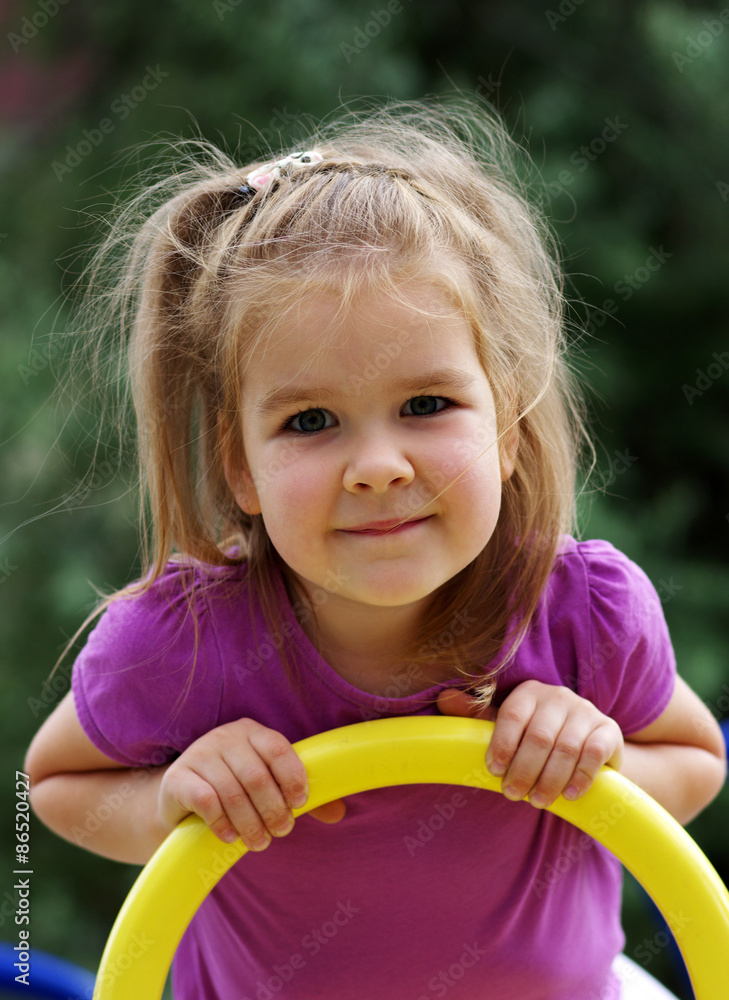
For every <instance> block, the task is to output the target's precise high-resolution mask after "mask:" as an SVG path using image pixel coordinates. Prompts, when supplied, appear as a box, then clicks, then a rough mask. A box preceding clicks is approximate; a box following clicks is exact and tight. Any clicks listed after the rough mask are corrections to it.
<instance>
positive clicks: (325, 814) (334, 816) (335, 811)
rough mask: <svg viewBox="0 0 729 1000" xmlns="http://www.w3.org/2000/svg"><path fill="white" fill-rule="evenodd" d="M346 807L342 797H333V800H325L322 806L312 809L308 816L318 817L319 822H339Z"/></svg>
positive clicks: (344, 813) (343, 815)
mask: <svg viewBox="0 0 729 1000" xmlns="http://www.w3.org/2000/svg"><path fill="white" fill-rule="evenodd" d="M346 812H347V807H346V805H345V804H344V800H343V799H335V800H334V801H333V802H325V803H324V805H323V806H317V808H316V809H312V810H311V812H310V813H309V816H313V817H314V819H318V820H319V822H320V823H339V821H340V820H342V819H344V817H345V815H346Z"/></svg>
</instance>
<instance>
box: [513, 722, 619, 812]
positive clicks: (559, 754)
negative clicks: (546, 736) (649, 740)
mask: <svg viewBox="0 0 729 1000" xmlns="http://www.w3.org/2000/svg"><path fill="white" fill-rule="evenodd" d="M591 729H592V724H591V722H590V720H588V719H585V720H582V721H580V719H575V718H570V717H569V716H568V718H567V721H566V722H565V724H564V725H563V726H562V729H561V730H560V732H559V733H558V734H557V737H556V739H555V741H554V746H553V747H552V750H551V753H550V754H549V757H548V758H547V761H546V763H545V764H544V767H543V768H542V771H541V774H540V775H539V776H538V778H537V780H536V782H535V784H534V787H533V788H532V789H531V791H530V792H529V794H528V798H529V802H530V803H531V804H532V805H533V806H536V807H537V808H539V809H543V808H546V807H548V806H551V805H552V803H553V802H554V801H555V800H556V799H557V798H558V796H559V795H561V794H563V793H564V792H565V790H566V789H567V788H568V786H569V785H570V784H571V783H572V782H573V781H574V775H575V771H576V769H577V768H578V766H579V762H580V761H581V759H582V755H583V750H584V747H585V745H586V741H587V740H588V739H589V736H590V732H591ZM600 766H601V765H598V767H597V770H599V768H600ZM595 773H597V771H595ZM593 777H594V775H593ZM591 782H592V778H588V777H587V772H585V776H584V781H583V780H582V778H580V782H579V785H578V787H580V788H582V787H584V788H587V787H589V785H590V783H591Z"/></svg>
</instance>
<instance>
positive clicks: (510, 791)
mask: <svg viewBox="0 0 729 1000" xmlns="http://www.w3.org/2000/svg"><path fill="white" fill-rule="evenodd" d="M501 790H502V792H503V793H504V795H505V796H506V797H507V799H511V800H512V801H513V802H518V801H519V800H520V799H521V793H520V792H518V791H517V790H516V788H514V786H513V785H507V786H506V788H502V789H501Z"/></svg>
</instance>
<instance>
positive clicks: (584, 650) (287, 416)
mask: <svg viewBox="0 0 729 1000" xmlns="http://www.w3.org/2000/svg"><path fill="white" fill-rule="evenodd" d="M459 114H460V117H458V116H457V115H456V112H455V111H449V112H442V111H440V112H439V111H438V110H437V108H435V107H432V106H429V105H427V104H423V105H422V106H419V107H416V108H415V109H412V108H410V109H405V110H403V109H400V110H389V111H388V110H383V111H381V112H375V113H373V114H371V115H370V116H369V117H368V118H367V119H366V120H364V121H361V122H359V123H354V124H347V125H343V126H341V127H339V128H334V129H329V130H328V131H326V132H325V133H324V134H322V135H320V136H318V137H317V138H316V139H315V140H312V142H311V145H310V149H308V150H307V152H304V153H300V152H299V153H294V154H291V155H288V156H284V157H283V158H282V159H280V160H278V161H277V162H273V163H269V164H266V165H263V166H260V165H259V166H258V167H257V168H256V169H251V167H250V166H248V167H243V168H239V167H237V166H235V165H234V164H233V163H232V162H230V161H228V160H227V159H226V158H225V157H223V155H222V154H219V155H217V156H216V157H215V162H214V163H213V164H212V165H210V164H208V165H206V166H201V167H200V169H199V171H198V173H197V175H196V177H194V178H192V179H190V178H189V177H187V176H182V177H181V176H180V175H177V176H176V178H175V181H174V183H175V185H176V187H175V188H174V189H173V192H172V193H171V194H170V193H169V192H168V196H166V197H165V200H164V201H163V203H162V204H161V207H157V209H156V210H155V211H154V212H153V213H152V214H151V216H150V217H149V218H148V219H147V221H145V222H144V223H143V224H142V225H141V226H140V228H139V230H138V232H137V233H136V235H135V238H134V241H133V243H132V244H131V251H130V254H129V258H128V263H127V265H126V268H127V269H126V271H125V273H124V275H123V276H122V278H121V280H120V283H119V287H120V288H121V293H120V302H121V311H120V314H121V317H122V321H123V320H124V317H126V316H130V315H131V316H132V322H131V329H130V330H129V331H127V330H126V328H125V325H124V322H122V323H121V329H122V333H123V334H124V335H126V334H127V333H128V334H129V336H128V344H127V345H126V352H127V353H126V355H125V357H126V358H127V363H128V368H129V374H130V377H131V383H132V391H133V398H134V403H135V408H136V414H137V422H138V429H139V445H140V457H141V467H142V471H143V481H144V485H145V488H146V498H147V503H148V505H149V510H150V511H151V521H152V526H153V529H154V534H153V545H154V551H153V556H152V558H151V559H150V560H149V562H148V567H147V572H145V575H144V577H143V579H142V580H141V581H139V582H138V583H137V584H136V585H135V586H132V587H130V588H127V589H126V590H125V591H123V592H121V593H118V594H115V595H113V597H112V598H111V599H108V600H107V601H106V602H105V605H104V607H105V610H104V613H103V615H102V617H101V618H100V619H99V621H98V624H97V625H96V628H95V629H94V631H93V632H92V633H91V635H90V636H89V639H88V642H87V645H86V647H85V648H84V650H83V651H82V653H81V655H80V656H79V658H78V660H77V662H76V664H75V668H74V673H73V691H72V694H70V695H69V696H68V697H67V698H66V699H65V700H64V701H63V702H62V703H61V704H60V705H59V706H58V708H57V709H56V710H55V712H54V713H53V715H52V716H51V717H50V718H49V719H48V720H47V722H46V723H45V725H44V726H43V727H42V729H41V730H40V732H39V733H38V735H37V736H36V738H35V740H34V742H33V744H32V746H31V748H30V751H29V756H28V762H27V770H28V771H29V773H30V776H31V782H32V788H33V791H32V799H33V804H34V807H35V809H36V811H37V813H38V815H39V816H40V817H41V819H42V820H43V821H44V822H45V823H47V824H48V826H50V827H51V828H52V829H53V830H55V831H57V832H58V833H59V834H60V835H61V836H64V837H66V838H68V839H70V840H72V841H74V842H76V843H79V844H81V845H82V846H84V847H86V848H88V849H89V850H92V851H96V852H99V853H101V854H104V855H106V856H108V857H110V858H116V859H118V860H121V861H128V862H132V863H137V864H141V863H144V862H146V861H147V860H148V858H149V857H150V856H151V855H152V853H153V852H154V850H155V849H156V848H157V847H158V846H159V845H160V844H161V843H162V841H163V840H164V838H165V837H166V836H167V835H168V834H169V833H170V831H171V830H172V829H173V828H174V827H175V825H176V824H177V823H178V822H179V821H180V820H181V819H182V818H183V817H184V816H186V815H188V814H189V813H197V814H198V815H200V816H201V817H202V818H203V820H204V821H205V822H206V823H207V824H208V825H209V826H210V828H211V829H212V830H213V831H214V832H215V833H216V834H217V836H218V837H220V839H221V840H223V841H233V840H235V839H236V838H238V837H240V838H242V840H243V841H244V842H245V843H246V845H248V847H250V848H251V849H252V851H253V852H255V853H253V854H251V855H249V856H248V857H246V858H245V859H243V860H242V862H241V863H240V864H238V865H236V866H235V867H234V868H233V869H232V870H231V872H230V873H229V874H228V875H227V876H226V877H225V878H224V879H223V880H222V881H221V882H220V884H219V885H218V886H217V887H216V888H215V889H214V890H213V891H212V893H211V894H210V896H209V897H208V899H207V900H206V901H205V903H204V904H203V906H202V908H201V909H200V911H199V912H198V914H197V916H196V917H195V918H194V920H193V922H192V924H191V926H190V928H189V930H188V931H187V933H186V934H185V936H184V938H183V941H182V943H181V945H180V947H179V950H178V952H177V956H176V959H175V963H174V972H173V989H174V995H175V997H176V1000H200V998H205V1000H271V998H272V997H281V998H286V1000H310V998H312V1000H313V998H315V997H338V998H340V1000H365V998H367V1000H370V998H372V997H377V998H378V1000H391V998H392V1000H394V998H397V1000H404V998H412V1000H433V998H437V997H443V996H445V995H446V994H447V995H448V996H449V998H450V1000H483V998H484V997H494V998H496V997H498V998H499V1000H508V998H519V1000H588V998H591V1000H597V998H599V1000H612V998H618V997H619V996H622V997H628V996H631V995H632V994H631V992H630V989H631V988H635V989H637V991H638V995H640V996H641V997H647V996H649V995H650V994H649V993H648V992H647V990H648V989H653V988H655V990H656V991H657V995H659V994H660V995H664V993H663V991H662V990H661V988H660V987H659V986H658V985H657V984H654V986H647V985H646V982H647V981H648V980H647V977H646V974H645V973H643V972H642V971H641V970H636V967H630V968H629V972H628V974H627V976H624V977H623V978H625V979H626V981H627V984H628V985H627V986H626V987H625V989H624V991H623V992H622V993H621V986H620V984H619V980H620V976H619V971H620V970H621V969H623V970H624V969H625V967H626V966H625V961H624V960H623V959H621V958H620V952H621V948H622V946H623V943H624V938H623V934H622V931H621V927H620V894H621V893H620V882H621V869H620V865H619V863H618V862H617V861H616V860H615V859H614V858H613V857H612V856H611V855H610V854H609V853H608V852H607V851H606V850H604V849H603V848H602V847H600V846H598V845H597V844H596V843H594V842H593V841H589V843H588V844H587V846H586V844H585V839H584V835H583V834H581V833H580V831H578V830H576V829H575V828H573V827H572V826H570V825H569V824H567V823H565V822H563V821H562V820H560V819H558V818H557V817H555V816H553V815H552V814H551V813H549V812H547V811H545V810H544V807H545V806H547V805H548V804H550V803H551V802H553V801H554V799H555V798H556V797H557V796H558V795H560V794H563V795H565V796H566V797H567V798H577V797H579V796H580V795H582V794H583V793H584V792H585V791H586V790H587V788H588V787H589V786H590V784H591V782H592V781H593V779H594V777H595V775H596V774H597V772H598V770H599V768H600V767H601V766H602V765H603V764H610V765H611V766H613V767H615V768H619V769H621V770H622V771H623V773H624V774H626V775H627V776H628V777H629V778H631V779H633V780H634V781H636V782H637V783H638V784H639V785H641V786H642V787H643V788H645V789H646V790H647V791H648V792H649V793H650V794H651V795H653V796H654V797H655V798H656V799H658V801H659V802H661V803H662V804H663V805H664V806H665V807H666V808H667V809H669V810H670V811H671V812H672V813H673V814H674V816H676V817H677V818H678V819H679V820H680V821H682V822H686V821H688V820H689V819H691V818H692V817H693V816H694V815H696V813H698V812H699V811H700V810H701V809H702V808H703V807H704V806H705V805H706V804H707V803H708V802H709V801H710V800H711V799H712V798H713V797H714V796H715V795H716V793H717V791H718V790H719V788H720V786H721V784H722V782H723V778H724V758H723V745H722V741H721V737H720V733H719V730H718V728H717V726H716V724H715V723H714V720H713V719H712V717H711V714H710V713H709V712H708V710H707V709H706V708H705V707H704V706H703V704H702V703H701V701H700V700H699V699H698V698H697V697H696V695H694V694H693V693H692V692H691V691H690V690H689V688H688V687H687V686H686V684H685V683H684V682H683V681H681V680H680V679H678V678H677V677H676V674H675V668H674V660H673V656H672V651H671V646H670V642H669V638H668V634H667V629H666V625H665V622H664V618H663V615H662V611H661V606H660V602H659V599H658V597H657V595H656V593H655V591H654V589H653V588H652V586H651V584H650V583H649V581H648V579H647V578H646V576H645V575H644V574H643V573H642V572H641V570H640V569H638V567H637V566H635V565H634V564H633V563H632V562H630V561H629V560H628V559H627V558H626V557H625V556H623V555H621V554H620V553H619V552H617V551H616V550H615V549H614V548H612V547H611V546H610V545H609V544H608V543H606V542H598V541H589V542H578V541H575V540H574V539H573V538H572V537H570V536H569V534H567V532H568V530H569V528H570V525H571V520H572V508H573V499H574V479H575V466H576V461H577V453H578V444H579V441H580V436H581V429H580V428H581V423H580V418H579V408H578V405H577V402H576V394H575V392H574V390H573V387H572V384H571V380H570V378H569V376H568V369H567V366H566V363H565V360H564V356H563V324H562V319H561V297H560V286H559V279H558V273H557V269H556V267H555V265H554V264H553V262H552V260H551V257H550V255H549V253H548V250H547V249H546V248H545V247H546V243H545V236H544V230H543V227H542V226H541V224H540V223H539V222H538V220H537V218H536V216H535V214H534V213H533V212H532V210H531V209H530V208H529V207H528V206H527V204H526V202H525V200H524V199H523V198H522V197H521V196H520V194H519V193H518V191H517V190H516V187H515V184H514V182H513V181H511V180H510V179H509V172H510V170H511V166H510V164H509V155H508V141H507V140H506V138H505V137H504V134H503V132H502V131H501V130H500V127H499V126H498V124H496V123H494V122H493V121H491V120H487V119H485V118H483V120H479V116H478V115H477V113H475V112H469V111H462V112H460V113H459ZM456 118H458V127H455V126H454V127H451V124H450V121H451V120H455V119H456ZM464 122H465V126H466V128H465V129H463V128H461V127H460V126H462V125H463V124H464ZM477 129H480V146H479V145H478V143H477V142H476V141H466V139H464V138H459V137H458V136H459V135H462V134H463V133H464V132H466V133H470V134H473V133H474V132H475V130H477ZM479 149H481V152H479V151H478V150H479ZM122 223H124V220H122ZM112 244H113V245H116V244H115V237H112ZM105 302H106V300H104V304H105ZM173 552H174V556H173ZM439 712H440V713H450V714H458V715H474V714H475V715H478V714H480V715H482V716H484V717H487V718H491V719H495V720H496V729H495V733H494V738H493V741H492V743H491V747H490V749H489V751H488V754H487V760H486V763H487V765H488V767H489V768H490V769H491V771H492V772H493V773H494V774H497V775H503V785H504V791H505V797H504V796H499V795H489V794H486V793H484V792H478V791H476V792H470V791H467V790H465V789H460V788H454V787H449V786H440V785H424V786H412V787H396V788H390V789H382V790H377V791H370V792H367V793H363V794H361V795H354V796H351V797H349V798H348V799H347V800H346V801H344V802H342V801H339V802H333V803H330V804H328V805H327V806H324V807H322V808H320V809H318V810H316V811H315V813H312V814H311V815H306V816H303V817H301V818H300V819H299V820H297V822H296V824H295V826H294V824H293V820H292V815H291V809H292V808H294V807H298V806H301V805H302V804H303V803H304V802H305V801H306V798H307V778H306V773H305V770H304V767H303V765H302V764H301V762H300V760H299V759H298V757H297V756H296V754H295V753H294V751H293V750H292V748H291V744H292V743H293V742H295V741H296V740H300V739H302V738H304V737H306V736H310V735H312V734H314V733H318V732H322V731H325V730H329V729H332V728H334V727H338V726H344V725H348V724H351V723H356V722H361V721H363V720H367V719H374V718H380V717H387V716H391V715H435V714H438V713H439ZM508 800H511V801H508ZM110 802H111V803H114V808H113V809H111V808H110V807H108V808H107V809H106V810H105V811H104V813H103V815H104V817H106V818H104V821H103V822H101V821H100V820H98V819H96V820H95V821H93V820H94V817H96V816H97V813H99V809H100V806H102V805H103V804H104V803H107V804H108V803H110ZM109 811H111V815H108V814H109ZM89 816H90V817H91V819H89ZM272 838H273V839H272ZM650 982H653V981H652V980H650Z"/></svg>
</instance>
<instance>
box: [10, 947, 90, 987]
mask: <svg viewBox="0 0 729 1000" xmlns="http://www.w3.org/2000/svg"><path fill="white" fill-rule="evenodd" d="M29 951H30V961H29V963H28V964H29V966H30V971H29V972H28V975H27V985H26V983H25V982H23V981H20V982H19V981H18V980H17V979H16V977H17V976H19V975H20V974H21V969H19V968H18V967H17V966H16V964H15V963H16V962H17V961H18V952H17V951H16V950H15V949H14V947H13V945H12V944H10V943H8V942H7V941H0V990H2V991H4V993H5V994H8V995H13V996H14V995H20V994H22V995H23V996H24V997H27V998H28V1000H91V996H92V994H93V992H94V983H95V981H96V976H95V975H94V973H93V972H89V971H88V969H82V968H81V967H80V966H78V965H74V964H73V962H67V961H66V960H65V959H63V958H57V957H56V956H55V955H49V954H48V953H47V952H44V951H38V949H37V948H30V949H29Z"/></svg>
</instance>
